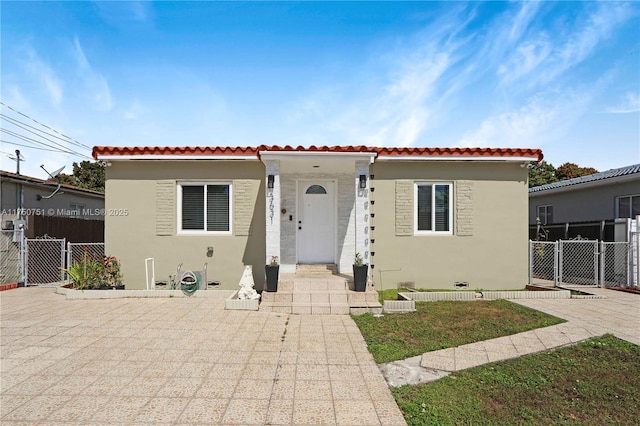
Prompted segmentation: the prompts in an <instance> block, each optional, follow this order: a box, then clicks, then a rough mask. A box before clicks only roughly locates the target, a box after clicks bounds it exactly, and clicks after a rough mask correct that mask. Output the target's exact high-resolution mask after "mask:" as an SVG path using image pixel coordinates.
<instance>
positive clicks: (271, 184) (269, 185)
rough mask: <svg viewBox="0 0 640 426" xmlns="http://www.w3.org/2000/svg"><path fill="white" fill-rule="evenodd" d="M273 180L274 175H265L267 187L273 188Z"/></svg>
mask: <svg viewBox="0 0 640 426" xmlns="http://www.w3.org/2000/svg"><path fill="white" fill-rule="evenodd" d="M274 181H275V176H274V175H269V176H267V188H269V189H273V182H274Z"/></svg>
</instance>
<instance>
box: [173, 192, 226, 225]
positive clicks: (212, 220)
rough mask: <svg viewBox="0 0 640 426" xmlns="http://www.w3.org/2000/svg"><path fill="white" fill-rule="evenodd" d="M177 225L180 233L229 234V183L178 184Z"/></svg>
mask: <svg viewBox="0 0 640 426" xmlns="http://www.w3.org/2000/svg"><path fill="white" fill-rule="evenodd" d="M178 191H179V192H180V194H179V200H180V206H179V207H178V213H179V218H178V225H179V229H180V231H182V232H195V233H198V232H215V233H228V232H230V231H231V220H230V219H231V184H228V183H206V184H202V183H198V184H195V183H183V184H179V185H178Z"/></svg>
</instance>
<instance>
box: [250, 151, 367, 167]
mask: <svg viewBox="0 0 640 426" xmlns="http://www.w3.org/2000/svg"><path fill="white" fill-rule="evenodd" d="M259 153H260V157H261V158H262V159H264V160H290V159H291V157H298V158H304V157H324V158H325V159H327V160H330V159H332V158H335V159H344V158H345V157H350V158H353V159H356V160H358V159H363V160H364V159H366V160H367V161H369V164H373V161H374V160H375V158H376V153H375V152H331V151H260V152H259Z"/></svg>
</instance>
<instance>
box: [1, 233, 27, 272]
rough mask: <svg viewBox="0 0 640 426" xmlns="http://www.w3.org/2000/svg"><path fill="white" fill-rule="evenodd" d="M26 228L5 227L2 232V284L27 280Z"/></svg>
mask: <svg viewBox="0 0 640 426" xmlns="http://www.w3.org/2000/svg"><path fill="white" fill-rule="evenodd" d="M25 271H26V267H25V247H24V230H22V229H6V230H5V229H3V230H2V232H1V233H0V284H5V283H11V282H21V283H24V282H25V275H26V274H25Z"/></svg>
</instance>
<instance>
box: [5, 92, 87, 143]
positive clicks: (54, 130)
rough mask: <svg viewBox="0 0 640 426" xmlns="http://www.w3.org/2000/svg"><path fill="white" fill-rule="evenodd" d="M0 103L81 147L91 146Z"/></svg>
mask: <svg viewBox="0 0 640 426" xmlns="http://www.w3.org/2000/svg"><path fill="white" fill-rule="evenodd" d="M0 105H4V106H6V107H7V108H9V109H10V110H11V111H14V112H16V113H18V114H20V115H21V116H23V117H25V118H28V119H29V120H31V121H34V122H36V123H38V124H39V125H41V126H43V127H46V128H47V129H49V130H51V131H53V132H55V133H57V134H59V135H60V136H63V137H65V138H67V139H69V140H71V141H73V142H75V143H77V144H79V145H80V146H82V147H84V148H87V149H91V147H90V146H87V145H85V144H83V143H80V142H78V141H77V140H75V139H73V138H71V137H69V136H67V135H65V134H64V133H60V132H59V131H57V130H56V129H54V128H52V127H49V126H47V125H46V124H43V123H41V122H39V121H38V120H36V119H35V118H32V117H29V116H28V115H27V114H24V113H22V112H20V111H18V110H16V109H14V108H12V107H10V106H9V105H7V104H5V103H4V102H2V101H0Z"/></svg>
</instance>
